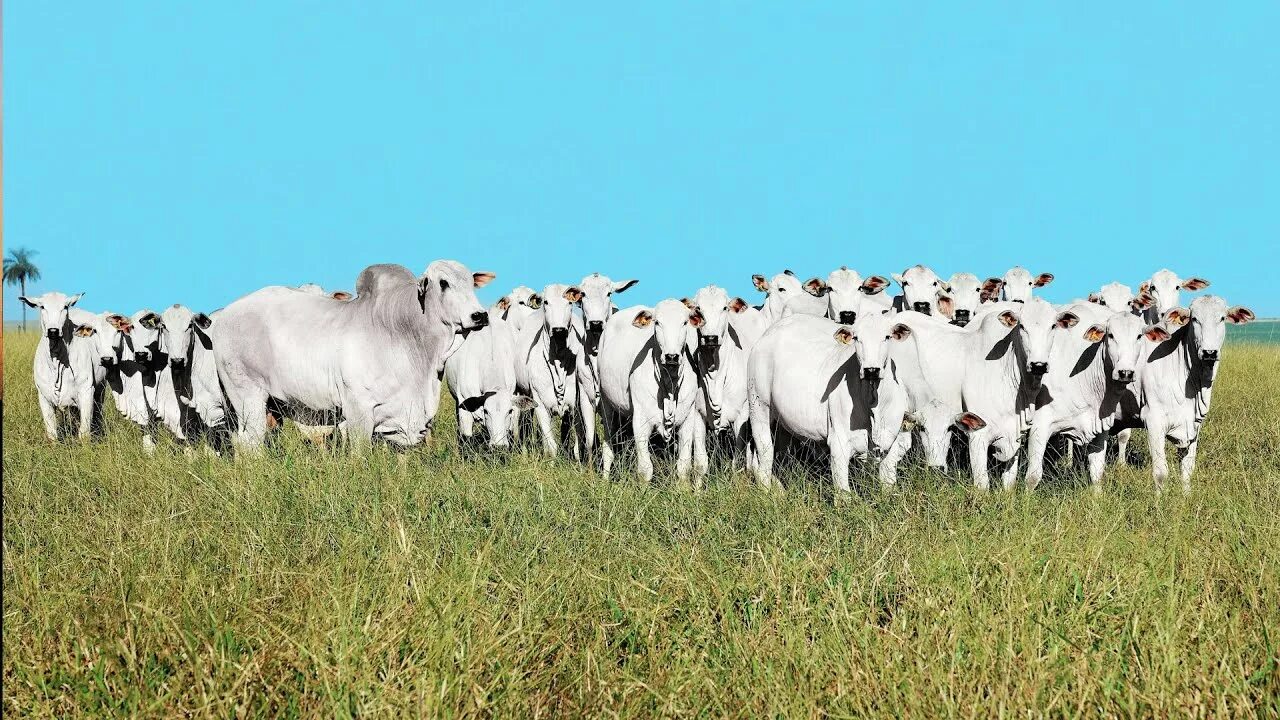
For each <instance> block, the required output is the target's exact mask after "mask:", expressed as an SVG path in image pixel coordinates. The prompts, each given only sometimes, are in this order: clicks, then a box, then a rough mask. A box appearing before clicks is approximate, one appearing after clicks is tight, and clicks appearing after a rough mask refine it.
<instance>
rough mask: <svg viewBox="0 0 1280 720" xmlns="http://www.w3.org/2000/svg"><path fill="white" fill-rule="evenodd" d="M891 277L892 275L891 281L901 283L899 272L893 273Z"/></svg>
mask: <svg viewBox="0 0 1280 720" xmlns="http://www.w3.org/2000/svg"><path fill="white" fill-rule="evenodd" d="M892 277H893V281H894V282H896V283H898V285H902V274H901V273H894V274H893V275H892Z"/></svg>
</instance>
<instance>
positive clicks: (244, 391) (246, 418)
mask: <svg viewBox="0 0 1280 720" xmlns="http://www.w3.org/2000/svg"><path fill="white" fill-rule="evenodd" d="M226 391H227V400H228V402H230V403H231V407H232V408H233V409H234V410H235V412H236V430H235V434H234V435H233V436H232V444H233V445H234V446H235V448H236V450H238V451H240V450H243V451H248V452H255V451H257V450H258V449H259V448H261V447H262V441H263V439H264V438H266V436H267V394H266V393H265V392H262V391H260V390H258V389H256V388H236V387H234V386H232V385H230V384H229V385H227V386H226Z"/></svg>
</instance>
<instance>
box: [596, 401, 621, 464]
mask: <svg viewBox="0 0 1280 720" xmlns="http://www.w3.org/2000/svg"><path fill="white" fill-rule="evenodd" d="M600 424H601V425H603V426H604V442H602V443H600V474H601V475H603V476H604V479H605V480H608V479H609V473H610V471H612V470H613V448H614V446H615V445H616V444H617V442H618V418H617V415H615V414H614V413H613V411H611V410H609V409H608V408H605V407H601V408H600Z"/></svg>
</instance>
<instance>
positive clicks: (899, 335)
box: [889, 323, 911, 341]
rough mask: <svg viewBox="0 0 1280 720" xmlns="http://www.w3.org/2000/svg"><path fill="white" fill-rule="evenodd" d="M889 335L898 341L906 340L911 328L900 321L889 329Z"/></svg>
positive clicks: (909, 335)
mask: <svg viewBox="0 0 1280 720" xmlns="http://www.w3.org/2000/svg"><path fill="white" fill-rule="evenodd" d="M889 337H891V338H893V339H894V340H898V341H902V340H906V339H907V338H909V337H911V328H909V327H907V326H906V325H903V324H902V323H898V324H897V325H894V326H893V329H891V330H890V331H889Z"/></svg>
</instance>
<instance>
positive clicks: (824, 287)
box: [803, 267, 889, 325]
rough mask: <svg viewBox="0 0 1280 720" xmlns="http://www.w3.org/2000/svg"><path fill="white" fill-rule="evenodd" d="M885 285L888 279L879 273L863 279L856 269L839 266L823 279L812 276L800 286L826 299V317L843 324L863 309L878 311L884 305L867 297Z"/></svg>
mask: <svg viewBox="0 0 1280 720" xmlns="http://www.w3.org/2000/svg"><path fill="white" fill-rule="evenodd" d="M888 285H889V281H888V280H887V279H885V278H882V277H880V276H879V275H872V276H871V277H869V278H867V279H866V280H863V279H862V276H861V275H859V274H858V271H856V270H850V269H849V268H846V267H841V268H840V269H838V270H835V271H833V272H832V273H831V274H830V275H828V276H827V279H826V281H825V282H824V281H823V280H822V279H820V278H812V279H810V280H809V281H808V282H806V283H805V284H804V286H803V287H804V290H805V292H807V293H809V294H810V295H813V296H814V297H820V298H825V299H826V301H827V317H828V318H830V319H832V320H834V321H836V322H838V323H840V324H842V325H852V324H853V323H855V322H857V321H858V314H859V313H860V312H862V311H863V310H866V311H867V312H879V311H880V310H881V309H883V306H881V305H879V304H877V303H875V302H872V301H870V300H868V298H869V297H870V296H872V295H877V294H879V293H881V292H883V291H884V289H885V288H886V287H888Z"/></svg>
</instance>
